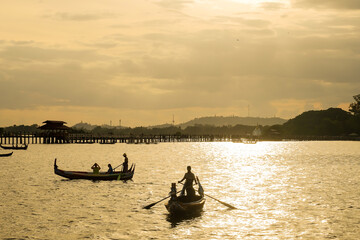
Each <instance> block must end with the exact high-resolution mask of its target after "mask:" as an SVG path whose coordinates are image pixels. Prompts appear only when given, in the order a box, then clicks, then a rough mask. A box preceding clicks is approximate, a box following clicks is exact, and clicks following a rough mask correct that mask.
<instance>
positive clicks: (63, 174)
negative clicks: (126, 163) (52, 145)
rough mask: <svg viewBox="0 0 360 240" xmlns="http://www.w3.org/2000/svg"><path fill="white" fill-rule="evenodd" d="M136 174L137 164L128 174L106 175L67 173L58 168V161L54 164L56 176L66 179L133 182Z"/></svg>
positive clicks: (104, 173) (102, 173)
mask: <svg viewBox="0 0 360 240" xmlns="http://www.w3.org/2000/svg"><path fill="white" fill-rule="evenodd" d="M134 172H135V164H132V165H131V167H130V169H129V171H127V172H125V173H124V172H121V171H115V172H114V173H106V172H100V173H97V174H96V173H93V172H81V171H65V170H61V169H59V168H58V166H57V165H56V159H55V162H54V173H55V174H56V175H59V176H61V177H64V178H68V179H87V180H93V181H98V180H101V181H104V180H106V181H109V180H123V181H126V180H131V179H132V178H133V176H134Z"/></svg>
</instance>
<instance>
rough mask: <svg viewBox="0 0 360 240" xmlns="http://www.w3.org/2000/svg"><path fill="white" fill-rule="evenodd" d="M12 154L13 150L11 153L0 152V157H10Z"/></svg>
mask: <svg viewBox="0 0 360 240" xmlns="http://www.w3.org/2000/svg"><path fill="white" fill-rule="evenodd" d="M12 154H13V152H11V153H0V157H10V156H11V155H12Z"/></svg>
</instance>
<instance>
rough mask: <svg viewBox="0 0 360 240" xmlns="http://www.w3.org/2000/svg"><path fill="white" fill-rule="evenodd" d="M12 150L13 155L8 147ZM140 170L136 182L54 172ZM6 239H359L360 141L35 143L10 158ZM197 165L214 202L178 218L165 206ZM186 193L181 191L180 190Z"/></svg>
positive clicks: (0, 207)
mask: <svg viewBox="0 0 360 240" xmlns="http://www.w3.org/2000/svg"><path fill="white" fill-rule="evenodd" d="M1 151H2V152H8V150H6V151H5V150H1ZM124 152H126V153H127V154H128V157H129V162H130V163H134V162H135V163H136V171H135V175H134V178H133V181H128V182H126V183H124V182H122V181H110V182H106V181H103V182H93V181H88V180H66V179H64V178H61V177H60V176H57V175H55V174H54V172H53V161H54V159H55V158H57V164H58V166H59V168H60V169H67V170H88V171H90V167H91V166H92V164H93V163H94V162H97V163H99V164H100V166H102V167H103V169H104V170H106V166H107V164H108V163H111V164H112V165H113V166H114V167H115V166H117V165H119V164H121V163H122V161H123V157H122V154H123V153H124ZM0 161H1V165H2V167H1V169H0V176H1V181H0V198H1V201H0V211H1V214H0V238H1V239H359V236H360V186H359V183H360V174H359V173H360V142H259V143H257V144H242V143H229V142H226V143H220V142H215V143H160V144H149V145H143V144H138V145H135V144H114V145H100V144H89V145H86V144H78V145H76V144H64V145H30V146H29V148H28V150H27V151H14V154H13V156H12V157H7V158H0ZM187 165H191V166H192V168H193V172H194V173H195V174H197V175H198V176H199V178H200V180H201V182H202V185H203V187H204V190H205V193H206V194H208V195H210V196H212V197H215V198H217V199H219V200H221V201H224V202H226V203H229V204H231V205H234V206H236V207H237V209H236V210H229V209H228V208H227V207H226V206H224V205H222V204H220V203H219V202H217V201H215V200H212V199H210V198H207V200H206V204H205V207H204V211H203V212H202V214H201V215H200V216H198V217H194V218H188V219H177V220H173V219H171V218H169V216H168V214H167V211H166V209H165V207H164V203H165V202H166V200H165V201H163V202H161V203H159V204H157V205H155V206H154V207H152V208H151V209H149V210H147V209H143V206H145V205H148V204H150V203H153V202H156V201H158V200H161V199H162V198H164V197H166V196H167V194H168V192H169V191H170V185H171V183H172V182H177V181H178V180H180V179H181V178H182V177H183V175H184V173H185V172H186V166H187ZM180 187H181V186H178V188H180Z"/></svg>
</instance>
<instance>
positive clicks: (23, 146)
mask: <svg viewBox="0 0 360 240" xmlns="http://www.w3.org/2000/svg"><path fill="white" fill-rule="evenodd" d="M0 147H1V148H3V149H12V150H26V149H27V148H28V145H27V144H25V145H22V146H19V145H10V146H4V145H1V144H0Z"/></svg>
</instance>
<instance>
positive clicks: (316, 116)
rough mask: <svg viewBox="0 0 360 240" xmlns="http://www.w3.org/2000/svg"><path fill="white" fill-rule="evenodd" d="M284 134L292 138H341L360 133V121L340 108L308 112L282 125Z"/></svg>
mask: <svg viewBox="0 0 360 240" xmlns="http://www.w3.org/2000/svg"><path fill="white" fill-rule="evenodd" d="M281 128H282V132H283V133H284V134H286V135H292V136H340V135H349V134H353V133H357V134H359V133H360V121H359V119H358V118H356V117H354V116H353V115H352V114H351V113H349V112H346V111H344V110H342V109H340V108H329V109H327V110H319V111H308V112H304V113H302V114H300V115H299V116H297V117H295V118H293V119H290V120H289V121H287V122H286V123H284V124H283V125H282V127H281Z"/></svg>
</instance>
